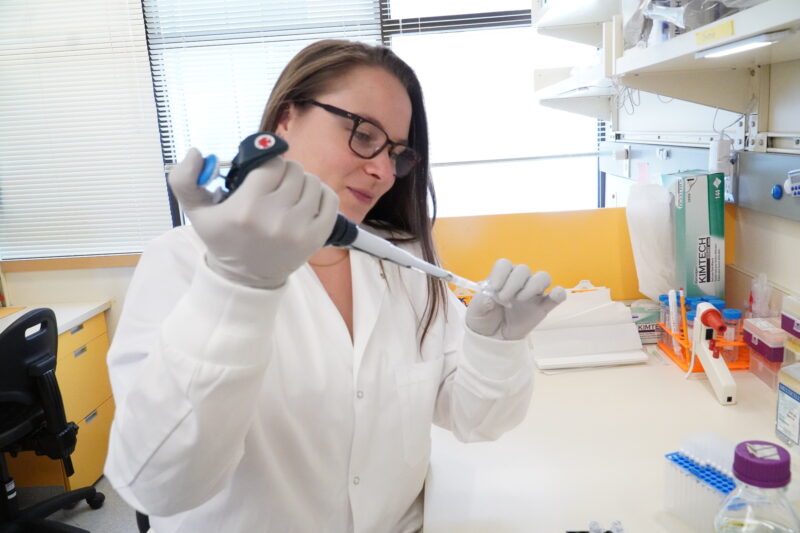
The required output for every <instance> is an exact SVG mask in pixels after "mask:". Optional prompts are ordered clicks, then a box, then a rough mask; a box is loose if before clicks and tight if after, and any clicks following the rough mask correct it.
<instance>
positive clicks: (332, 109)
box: [298, 99, 420, 178]
mask: <svg viewBox="0 0 800 533" xmlns="http://www.w3.org/2000/svg"><path fill="white" fill-rule="evenodd" d="M298 103H305V104H311V105H315V106H317V107H320V108H322V109H324V110H325V111H327V112H328V113H332V114H334V115H337V116H340V117H343V118H348V119H350V120H352V121H353V129H352V130H350V138H349V139H348V141H347V146H348V147H349V148H350V151H351V152H353V153H354V154H356V155H357V156H358V157H360V158H361V159H374V158H376V157H377V156H378V154H380V153H381V152H382V151H383V149H384V148H386V147H387V146H388V147H389V157H390V158H391V159H393V160H394V161H396V160H397V158H398V157H399V156H400V154H395V153H394V152H392V150H394V148H395V147H396V146H401V147H403V148H404V149H405V150H404V151H403V152H405V151H408V152H410V153H411V154H412V155H413V158H412V159H411V161H412V164H411V166H409V168H408V171H407V172H405V173H404V174H402V175H398V174H395V177H396V178H403V177H405V176H408V175H409V174H411V171H412V170H414V168H415V167H416V166H417V165H418V164H419V162H420V157H419V154H418V153H417V151H416V150H414V149H413V148H411V147H410V146H409V145H407V144H404V143H396V142H394V141H392V140H391V139H390V138H389V134H388V133H386V131H385V130H384V129H383V128H381V127H380V126H378V125H377V124H375V123H374V122H373V121H371V120H369V119H368V118H364V117H362V116H360V115H356V114H355V113H351V112H350V111H346V110H344V109H342V108H340V107H336V106H333V105H330V104H323V103H322V102H317V101H316V100H310V99H309V100H304V101H302V102H298ZM363 122H366V123H367V124H371V125H372V126H375V127H376V128H378V131H380V132H381V133H383V135H384V137H386V142H384V143H383V144H382V145H381V146H380V148H378V149H376V150H375V152H374V153H373V154H372V155H371V156H365V155H363V154H360V153H358V152H357V151H356V150H355V149H354V148H353V137H355V135H356V131H357V130H358V127H359V126H360V125H361V123H363ZM403 152H401V153H403ZM396 170H397V165H396V163H395V171H396Z"/></svg>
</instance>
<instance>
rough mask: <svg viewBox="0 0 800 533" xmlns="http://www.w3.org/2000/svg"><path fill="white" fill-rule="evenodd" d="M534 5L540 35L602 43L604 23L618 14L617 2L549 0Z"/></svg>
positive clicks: (534, 18) (535, 22)
mask: <svg viewBox="0 0 800 533" xmlns="http://www.w3.org/2000/svg"><path fill="white" fill-rule="evenodd" d="M540 3H541V0H537V1H536V2H535V3H534V5H535V8H534V12H533V23H534V25H535V26H536V29H537V31H538V32H539V33H540V34H541V35H547V36H550V37H556V38H558V39H565V40H568V41H574V42H578V43H583V44H589V45H592V46H596V47H598V48H599V47H601V46H602V43H603V23H604V22H607V21H609V20H611V18H612V17H613V16H614V15H617V14H619V12H620V11H619V2H609V1H608V0H583V1H576V0H550V2H548V3H547V4H545V5H543V6H542V5H540Z"/></svg>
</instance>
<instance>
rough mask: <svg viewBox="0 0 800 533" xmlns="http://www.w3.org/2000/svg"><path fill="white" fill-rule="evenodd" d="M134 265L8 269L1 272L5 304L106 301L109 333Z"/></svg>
mask: <svg viewBox="0 0 800 533" xmlns="http://www.w3.org/2000/svg"><path fill="white" fill-rule="evenodd" d="M133 271H134V267H114V268H90V269H74V270H48V271H39V272H13V273H12V272H9V273H6V274H5V278H6V291H7V296H8V301H9V304H10V305H12V306H14V305H28V304H42V305H46V304H53V303H65V302H97V301H110V302H111V309H109V311H108V329H109V334H110V335H113V333H114V331H115V330H116V327H117V323H118V322H119V315H120V312H121V311H122V304H123V303H124V301H125V293H126V291H127V290H128V284H129V283H130V280H131V276H132V275H133Z"/></svg>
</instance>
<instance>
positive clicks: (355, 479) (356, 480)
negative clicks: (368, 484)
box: [353, 476, 361, 485]
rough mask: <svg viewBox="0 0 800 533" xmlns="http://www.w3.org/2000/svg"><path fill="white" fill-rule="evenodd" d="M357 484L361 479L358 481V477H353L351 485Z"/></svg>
mask: <svg viewBox="0 0 800 533" xmlns="http://www.w3.org/2000/svg"><path fill="white" fill-rule="evenodd" d="M359 483H361V479H359V477H358V476H356V477H354V478H353V485H358V484H359Z"/></svg>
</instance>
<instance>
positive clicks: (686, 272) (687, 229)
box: [663, 170, 725, 298]
mask: <svg viewBox="0 0 800 533" xmlns="http://www.w3.org/2000/svg"><path fill="white" fill-rule="evenodd" d="M663 178H664V182H665V183H666V184H667V185H669V184H671V187H670V189H671V191H672V193H673V195H674V197H675V280H676V282H677V283H678V285H679V286H680V287H683V288H684V289H685V290H686V296H717V297H719V298H724V297H725V175H724V174H722V173H714V174H709V173H708V172H706V171H705V170H689V171H685V172H678V173H675V174H668V175H665V176H663Z"/></svg>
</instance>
